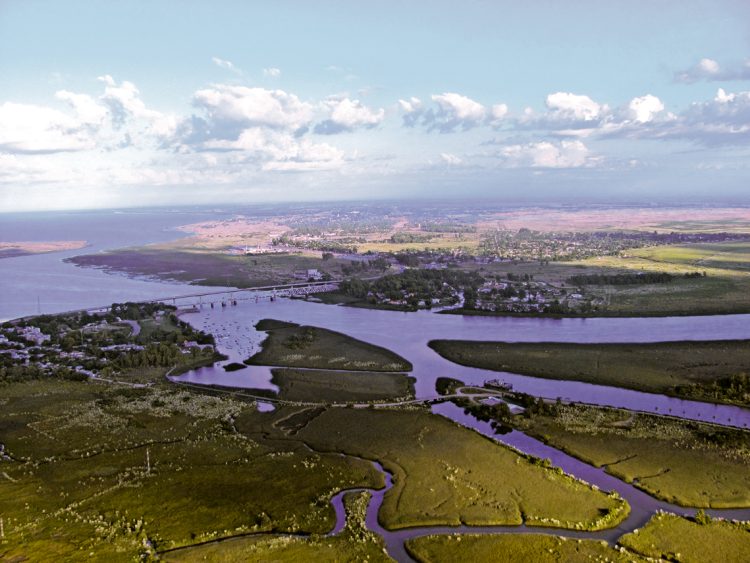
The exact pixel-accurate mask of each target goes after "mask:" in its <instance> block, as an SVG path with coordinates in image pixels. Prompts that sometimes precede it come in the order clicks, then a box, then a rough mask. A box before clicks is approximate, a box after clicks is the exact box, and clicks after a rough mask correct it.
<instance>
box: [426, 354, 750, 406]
mask: <svg viewBox="0 0 750 563" xmlns="http://www.w3.org/2000/svg"><path fill="white" fill-rule="evenodd" d="M429 346H430V348H432V349H433V350H435V351H436V352H437V353H439V354H440V355H441V356H443V357H444V358H446V359H448V360H450V361H452V362H455V363H457V364H460V365H465V366H471V367H478V368H484V369H490V370H495V371H507V372H512V373H518V374H522V375H530V376H534V377H542V378H545V379H558V380H576V381H584V382H586V383H595V384H598V385H609V386H613V387H625V388H628V389H635V390H638V391H646V392H649V393H661V394H666V395H671V396H675V397H680V398H684V399H694V400H699V401H709V402H716V403H728V404H735V405H739V406H744V407H747V406H750V341H748V340H719V341H702V342H698V341H685V342H656V343H646V344H572V343H562V342H534V343H516V342H513V343H511V342H478V341H464V340H433V341H431V342H430V343H429Z"/></svg>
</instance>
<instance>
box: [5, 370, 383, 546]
mask: <svg viewBox="0 0 750 563" xmlns="http://www.w3.org/2000/svg"><path fill="white" fill-rule="evenodd" d="M0 412H2V417H0V436H1V437H2V443H3V444H4V445H5V453H6V455H7V456H9V457H10V459H4V460H2V459H0V515H2V516H1V517H2V518H3V524H4V534H5V537H4V539H2V540H0V560H15V559H16V558H17V559H18V560H23V559H24V558H27V559H29V560H36V561H40V560H48V561H52V560H54V561H60V560H74V559H80V557H81V556H82V555H83V554H86V555H88V554H90V553H91V554H93V555H92V557H95V558H97V559H99V560H108V561H132V560H133V559H136V558H139V557H145V556H147V555H148V553H153V552H154V550H157V551H158V550H161V549H168V548H171V547H176V546H181V545H189V544H194V543H199V542H202V541H207V540H212V539H216V538H219V537H224V536H232V535H237V534H241V533H248V532H262V531H278V532H283V531H290V532H306V533H318V534H320V533H325V532H327V531H328V530H330V529H331V527H332V526H333V523H334V513H333V509H332V508H331V506H330V504H329V499H330V497H331V496H332V495H333V494H335V493H336V492H337V491H339V490H341V489H342V488H348V487H361V486H366V487H382V486H383V480H382V476H381V475H380V474H378V473H377V472H375V470H374V469H373V468H372V466H371V465H370V464H369V463H366V462H363V461H360V460H357V459H354V458H346V457H342V456H340V455H335V454H320V453H316V452H313V451H311V450H310V449H308V448H305V447H302V444H301V443H299V442H293V441H289V440H284V441H277V442H267V441H266V442H262V441H261V440H260V437H258V439H255V438H252V437H250V436H249V435H243V434H240V433H238V432H237V431H236V430H235V427H234V424H233V420H234V419H235V418H240V417H242V418H244V419H245V420H255V421H256V422H255V423H254V427H259V424H261V423H260V422H258V421H261V420H262V419H263V415H262V414H261V413H257V412H256V410H255V407H254V405H252V404H248V403H245V402H240V401H236V400H232V399H228V398H219V397H211V396H207V395H202V394H200V393H191V392H186V391H183V390H182V389H179V388H174V387H171V386H168V385H167V384H161V385H158V384H157V385H156V386H153V387H151V388H143V389H131V388H124V387H121V386H113V385H106V384H101V383H84V382H79V383H76V382H65V381H46V380H37V381H30V382H24V383H13V384H7V385H4V386H3V387H2V393H0ZM290 491H294V494H289V492H290ZM175 515H184V517H175ZM144 540H147V542H148V543H146V544H144Z"/></svg>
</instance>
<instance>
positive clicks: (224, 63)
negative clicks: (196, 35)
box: [211, 57, 242, 74]
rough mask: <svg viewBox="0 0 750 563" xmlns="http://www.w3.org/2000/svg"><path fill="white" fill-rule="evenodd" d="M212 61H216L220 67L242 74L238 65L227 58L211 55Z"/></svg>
mask: <svg viewBox="0 0 750 563" xmlns="http://www.w3.org/2000/svg"><path fill="white" fill-rule="evenodd" d="M211 62H212V63H214V64H215V65H216V66H218V67H219V68H223V69H226V70H230V71H232V72H234V73H235V74H242V71H241V70H240V69H239V68H237V67H236V66H234V63H232V61H228V60H226V59H220V58H219V57H211Z"/></svg>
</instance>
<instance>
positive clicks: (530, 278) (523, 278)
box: [506, 272, 534, 282]
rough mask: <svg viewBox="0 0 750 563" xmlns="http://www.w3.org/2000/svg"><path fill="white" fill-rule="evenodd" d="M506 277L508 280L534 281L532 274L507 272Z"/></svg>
mask: <svg viewBox="0 0 750 563" xmlns="http://www.w3.org/2000/svg"><path fill="white" fill-rule="evenodd" d="M506 277H507V278H508V281H525V282H528V281H534V276H533V274H523V275H521V274H514V273H513V272H508V275H507V276H506Z"/></svg>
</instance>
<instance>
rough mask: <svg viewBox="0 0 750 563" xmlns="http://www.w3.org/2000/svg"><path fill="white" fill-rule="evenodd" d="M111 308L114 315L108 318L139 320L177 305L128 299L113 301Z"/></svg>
mask: <svg viewBox="0 0 750 563" xmlns="http://www.w3.org/2000/svg"><path fill="white" fill-rule="evenodd" d="M109 310H110V314H111V315H112V317H109V318H108V319H107V320H110V319H111V320H114V318H113V317H120V318H121V319H123V320H128V321H139V320H141V319H149V318H151V317H154V316H155V315H156V313H157V312H158V311H176V310H177V307H175V306H173V305H165V304H164V303H156V302H154V303H132V302H130V301H128V302H125V303H113V304H112V306H111V307H110V309H109ZM94 320H95V321H98V320H101V319H100V318H99V317H94Z"/></svg>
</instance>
